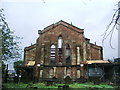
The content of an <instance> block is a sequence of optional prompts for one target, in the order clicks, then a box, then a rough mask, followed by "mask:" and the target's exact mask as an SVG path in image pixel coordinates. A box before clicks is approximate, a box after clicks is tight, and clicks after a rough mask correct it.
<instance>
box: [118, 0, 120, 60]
mask: <svg viewBox="0 0 120 90" xmlns="http://www.w3.org/2000/svg"><path fill="white" fill-rule="evenodd" d="M118 10H119V11H118V17H119V19H118V58H120V1H119V2H118Z"/></svg>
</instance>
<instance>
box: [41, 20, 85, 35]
mask: <svg viewBox="0 0 120 90" xmlns="http://www.w3.org/2000/svg"><path fill="white" fill-rule="evenodd" d="M58 25H63V26H65V27H67V28H70V29H71V30H74V31H77V32H79V33H83V32H84V29H80V28H78V27H76V26H74V25H72V24H69V23H67V22H65V21H63V20H60V21H59V22H57V23H55V24H51V25H49V26H47V27H45V28H44V29H43V30H42V31H41V33H44V32H46V31H49V30H51V29H53V28H54V27H56V26H58Z"/></svg>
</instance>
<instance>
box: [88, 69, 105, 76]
mask: <svg viewBox="0 0 120 90" xmlns="http://www.w3.org/2000/svg"><path fill="white" fill-rule="evenodd" d="M102 74H103V70H102V68H99V67H98V68H89V76H91V77H92V76H101V75H102Z"/></svg>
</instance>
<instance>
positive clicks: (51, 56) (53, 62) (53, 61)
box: [50, 44, 55, 64]
mask: <svg viewBox="0 0 120 90" xmlns="http://www.w3.org/2000/svg"><path fill="white" fill-rule="evenodd" d="M50 63H51V64H55V45H54V44H52V45H51V49H50Z"/></svg>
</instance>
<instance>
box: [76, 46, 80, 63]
mask: <svg viewBox="0 0 120 90" xmlns="http://www.w3.org/2000/svg"><path fill="white" fill-rule="evenodd" d="M79 64H80V47H77V65H79Z"/></svg>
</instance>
